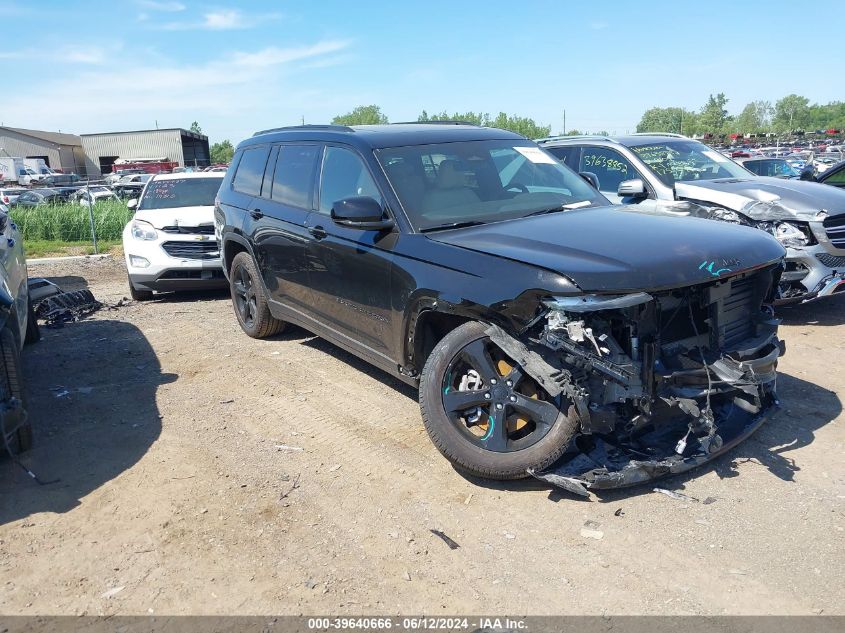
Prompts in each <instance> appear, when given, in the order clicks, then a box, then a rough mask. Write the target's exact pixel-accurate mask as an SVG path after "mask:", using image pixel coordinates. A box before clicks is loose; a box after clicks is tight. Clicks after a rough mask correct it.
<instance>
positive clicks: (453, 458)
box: [420, 321, 578, 480]
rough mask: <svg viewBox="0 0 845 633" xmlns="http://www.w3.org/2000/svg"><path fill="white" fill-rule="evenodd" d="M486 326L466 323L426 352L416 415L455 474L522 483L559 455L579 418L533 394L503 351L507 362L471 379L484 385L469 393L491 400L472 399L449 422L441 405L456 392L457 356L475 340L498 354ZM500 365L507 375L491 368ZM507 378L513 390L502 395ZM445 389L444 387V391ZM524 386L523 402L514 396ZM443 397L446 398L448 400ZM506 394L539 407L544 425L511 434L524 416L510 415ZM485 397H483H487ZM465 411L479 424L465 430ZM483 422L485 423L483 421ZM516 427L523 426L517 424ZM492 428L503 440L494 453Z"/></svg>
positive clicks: (533, 386) (565, 406)
mask: <svg viewBox="0 0 845 633" xmlns="http://www.w3.org/2000/svg"><path fill="white" fill-rule="evenodd" d="M486 327H487V326H486V325H484V324H483V323H479V322H477V321H471V322H469V323H465V324H463V325H461V326H459V327H457V328H456V329H454V330H452V331H451V332H450V333H449V334H447V335H446V336H445V337H443V339H442V340H441V341H440V342H439V343H438V344H437V346H436V347H435V348H434V350H433V351H432V352H431V355H430V356H429V357H428V360H427V361H426V364H425V367H424V368H423V372H422V378H421V381H420V410H421V412H422V418H423V423H424V424H425V428H426V431H428V434H429V437H431V441H432V442H434V445H435V446H436V447H437V449H438V450H439V451H440V452H441V453H442V454H443V456H444V457H446V459H448V460H449V461H450V462H452V464H453V465H454V466H455V467H456V468H457V469H458V470H461V471H464V472H466V473H468V474H470V475H475V476H478V477H484V478H487V479H499V480H508V479H522V478H524V477H527V476H528V472H527V471H528V469H533V470H542V469H543V468H546V467H547V466H549V465H550V464H552V463H553V462H555V461H556V460H557V459H558V458H559V457H560V456H561V455H563V453H564V452H565V451H566V448H567V447H568V445H569V443H570V441H571V440H572V438H573V436H574V435H575V433H576V431H577V429H578V417H577V414H576V413H575V411H574V407H573V406H571V405H570V404H569V403H567V402H566V401H564V400H559V401H557V402H555V401H554V399H552V398H551V397H550V396H549V395H548V394H547V393H545V392H544V391H542V388H539V389H538V386H537V385H536V383H535V382H534V381H533V379H531V378H530V377H529V376H527V375H526V374H525V370H524V369H522V368H521V367H520V366H519V365H518V364H517V363H515V362H514V361H513V360H511V359H507V358H506V355H505V354H504V353H503V352H502V353H501V354H500V357H502V356H504V357H505V358H506V360H499V361H498V362H497V361H493V363H492V364H490V370H489V371H487V372H486V373H487V374H489V375H485V372H484V371H483V370H482V371H479V372H478V373H476V374H475V375H476V376H478V375H480V376H481V379H482V380H483V383H484V386H483V387H481V388H479V387H477V386H476V387H473V388H471V389H477V391H475V393H477V394H483V392H484V391H487V392H489V393H490V394H491V395H492V398H487V399H486V400H484V399H482V398H476V400H477V402H473V403H472V405H471V407H472V408H471V409H468V410H467V411H465V412H464V413H458V414H457V415H456V414H455V410H453V411H452V417H450V415H449V414H448V413H447V411H446V405H445V403H444V402H445V400H446V398H447V397H448V398H453V397H454V396H455V395H456V390H451V392H450V385H452V384H453V382H454V380H455V378H456V376H454V375H453V371H454V369H455V367H456V366H457V365H456V363H459V362H461V361H460V360H459V359H461V358H463V356H462V354H464V353H465V351H466V349H467V348H468V347H469V346H471V345H472V344H473V343H476V342H478V341H482V342H483V344H484V345H489V346H493V348H494V349H495V350H498V351H501V350H499V348H498V346H495V344H494V343H492V341H490V339H489V337H488V336H487V335H486V334H485V330H486ZM503 362H504V363H505V366H509V367H510V368H511V369H512V370H513V372H512V373H511V372H510V371H509V373H507V375H505V374H503V373H502V372H501V371H500V370H498V369H495V368H496V367H501V366H502V365H500V364H498V363H503ZM463 366H464V367H466V366H467V365H466V364H464V365H463ZM493 372H496V373H493ZM459 373H460V372H459ZM494 376H495V380H496V382H495V384H491V379H492V378H493V377H494ZM511 377H512V378H513V380H512V382H513V389H512V390H511V391H510V392H508V393H507V394H506V393H504V392H502V391H501V390H502V389H503V388H504V384H505V382H507V383H508V387H510V382H511V381H509V380H508V378H511ZM444 384H446V385H447V387H445V388H444ZM529 387H530V389H531V392H530V393H532V394H533V395H531V396H527V397H526V393H520V392H519V390H522V391H523V392H525V391H526V389H527V388H529ZM457 392H460V393H462V395H471V393H470V392H468V391H464V390H463V389H458V390H457ZM497 393H498V395H497ZM447 394H450V395H448V396H447ZM510 395H513V397H514V398H517V399H518V402H519V404H520V406H521V405H522V403H524V402H527V403H529V404H531V405H532V408H534V407H533V405H539V407H541V408H540V409H539V410H541V411H542V412H543V413H542V416H543V417H542V419H543V420H545V421H544V422H543V424H542V426H541V425H539V424H537V425H535V426H534V430H531V428H532V427H531V426H530V425H532V424H534V422H533V421H531V420H529V422H528V424H529V426H528V430H529V433H528V434H527V435H526V434H523V435H522V436H521V438H520V437H519V434H520V431H519V430H518V429H519V428H520V427H519V426H516V427H515V429H514V426H513V425H514V416H516V417H519V416H522V415H523V414H521V413H517V412H515V410H514V407H516V406H517V405H516V404H510V403H511V400H510ZM484 397H485V398H486V396H484ZM497 398H498V399H499V401H500V402H502V403H503V406H501V407H500V406H498V405H495V406H496V407H498V408H499V409H501V412H500V413H501V415H502V417H501V418H498V419H500V423H499V424H498V425H497V424H495V422H494V416H497V415H498V413H497V412H496V409H495V407H494V402H495V401H496V399H497ZM528 398H530V399H528ZM514 402H516V401H514ZM476 405H478V406H476ZM561 408H563V409H565V411H566V413H564V412H563V411H561ZM469 411H475V412H476V413H475V418H476V420H478V419H479V418H480V420H481V422H480V423H479V422H474V423H473V424H475V425H476V426H475V427H470V428H469V429H467V423H466V422H465V421H464V422H461V420H462V419H465V417H466V415H467V412H469ZM479 413H480V414H481V415H480V416H479ZM462 416H463V417H462ZM456 417H457V421H456V419H455V418H456ZM488 419H489V422H485V421H484V420H488ZM538 419H541V418H538ZM519 422H520V423H522V424H525V422H522V420H520V421H519ZM478 426H481V427H482V428H483V429H484V430H485V431H487V432H486V433H485V434H484V436H483V437H480V438H479V437H477V436H475V435H474V434H473V433H472V432H468V431H473V430H477V428H478ZM484 427H486V428H484ZM494 429H497V430H499V432H500V433H501V432H504V436H503V437H501V436H500V437H501V439H500V441H501V442H502V444H501V445H500V446H499V447H498V449H497V448H495V447H494V444H493V442H494V441H495V438H493V439H491V435H493V431H494ZM502 430H504V431H502ZM533 433H538V435H537V436H536V437H537V438H539V439H535V440H533V443H530V442H531V441H532V439H531V436H532V434H533Z"/></svg>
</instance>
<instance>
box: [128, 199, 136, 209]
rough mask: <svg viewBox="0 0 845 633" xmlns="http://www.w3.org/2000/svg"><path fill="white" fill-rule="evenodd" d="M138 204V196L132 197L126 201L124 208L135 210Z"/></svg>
mask: <svg viewBox="0 0 845 633" xmlns="http://www.w3.org/2000/svg"><path fill="white" fill-rule="evenodd" d="M137 206H138V198H132V199H131V200H130V201H129V202H127V203H126V208H127V209H131V210H132V211H134V210H135V207H137Z"/></svg>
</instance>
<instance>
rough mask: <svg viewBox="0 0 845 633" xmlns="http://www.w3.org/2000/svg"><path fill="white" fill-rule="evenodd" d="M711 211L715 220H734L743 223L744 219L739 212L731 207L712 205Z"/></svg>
mask: <svg viewBox="0 0 845 633" xmlns="http://www.w3.org/2000/svg"><path fill="white" fill-rule="evenodd" d="M710 213H712V214H713V219H714V220H721V221H722V222H732V223H734V224H742V219H741V218H740V217H739V213H737V212H736V211H731V210H730V209H723V208H721V207H711V208H710Z"/></svg>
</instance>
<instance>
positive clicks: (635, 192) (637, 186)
mask: <svg viewBox="0 0 845 633" xmlns="http://www.w3.org/2000/svg"><path fill="white" fill-rule="evenodd" d="M616 194H617V195H618V196H619V197H620V198H645V197H646V196H647V195H648V192H647V191H646V190H645V183H644V182H643V181H642V180H640V179H639V178H632V179H631V180H623V181H622V182H620V183H619V188H618V189H617V190H616Z"/></svg>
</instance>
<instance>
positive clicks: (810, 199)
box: [675, 176, 845, 221]
mask: <svg viewBox="0 0 845 633" xmlns="http://www.w3.org/2000/svg"><path fill="white" fill-rule="evenodd" d="M675 192H676V193H677V196H678V198H679V199H684V198H685V199H688V200H700V201H702V202H712V203H713V204H718V205H720V206H723V207H727V208H728V209H732V210H734V211H741V212H742V213H743V214H745V215H747V216H748V217H749V218H751V219H752V220H803V221H810V220H813V219H815V218H816V215H817V214H818V213H819V212H820V211H822V210H824V211H826V212H827V214H828V215H841V214H843V213H845V191H843V190H841V189H839V188H838V187H831V186H829V185H822V184H819V183H817V182H809V181H806V180H784V179H782V178H767V177H763V176H761V177H758V178H752V177H749V178H719V179H717V180H696V181H687V182H676V183H675ZM755 203H756V204H755Z"/></svg>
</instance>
